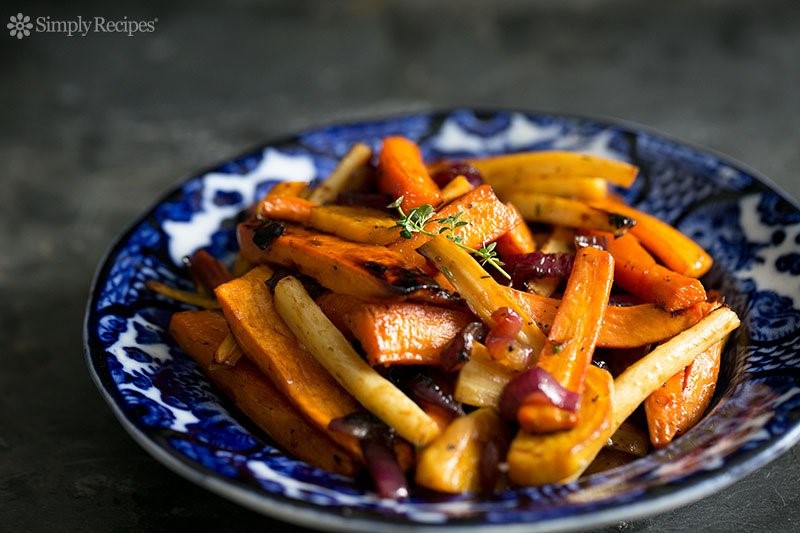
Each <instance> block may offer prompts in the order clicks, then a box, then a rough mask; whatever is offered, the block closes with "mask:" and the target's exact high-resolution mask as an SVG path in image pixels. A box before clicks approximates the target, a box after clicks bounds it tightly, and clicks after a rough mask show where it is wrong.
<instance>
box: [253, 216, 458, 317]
mask: <svg viewBox="0 0 800 533" xmlns="http://www.w3.org/2000/svg"><path fill="white" fill-rule="evenodd" d="M258 228H259V225H258V223H257V222H255V223H254V222H243V223H241V224H239V226H238V239H239V246H240V249H241V254H242V255H243V256H244V257H245V258H246V259H247V260H248V261H250V262H252V263H266V264H273V265H282V266H286V267H292V268H295V269H297V271H299V272H300V273H302V274H305V275H307V276H311V277H312V278H314V279H316V280H317V281H318V282H319V283H321V284H322V285H323V286H325V287H327V288H329V289H331V290H332V291H334V292H338V293H342V294H350V295H353V296H357V297H359V298H364V299H381V298H395V299H396V298H404V297H406V298H414V299H419V300H431V301H442V300H447V299H448V298H449V297H450V296H451V295H450V293H448V292H447V291H444V290H442V288H441V287H439V285H437V284H436V282H435V281H433V279H431V278H430V276H428V275H427V274H425V273H424V272H422V271H421V270H419V269H416V268H414V267H413V265H410V264H409V261H408V260H407V259H406V258H404V257H403V256H401V255H399V254H398V253H396V252H393V251H392V250H388V249H386V248H385V247H383V246H376V245H370V244H361V243H354V242H350V241H346V240H344V239H341V238H339V237H336V236H333V235H325V234H320V233H316V232H313V231H309V230H307V229H305V228H302V227H299V226H294V225H290V224H286V226H285V228H286V229H285V231H284V232H283V234H282V235H280V236H279V237H277V238H275V239H274V240H273V241H272V242H271V243H269V244H268V245H266V246H265V247H264V248H263V249H261V248H259V246H257V245H256V244H255V243H254V242H253V236H254V235H255V234H256V233H257V232H258Z"/></svg>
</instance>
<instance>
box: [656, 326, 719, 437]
mask: <svg viewBox="0 0 800 533" xmlns="http://www.w3.org/2000/svg"><path fill="white" fill-rule="evenodd" d="M722 347H723V343H721V342H720V343H717V344H715V345H713V346H711V347H710V348H709V349H708V350H706V351H704V352H703V353H701V354H700V355H698V356H697V357H696V358H695V360H694V361H692V363H691V364H690V365H689V366H687V367H686V368H683V369H681V370H680V371H678V372H677V373H676V374H674V375H673V376H672V377H671V378H669V379H668V380H667V382H666V383H664V385H662V386H661V387H660V388H658V389H656V390H655V391H654V392H653V393H652V394H651V395H650V396H648V398H647V400H645V402H644V410H645V414H646V416H647V427H648V430H649V433H650V442H652V444H653V446H654V447H656V448H663V447H664V446H666V445H667V444H669V443H670V442H672V441H673V439H675V437H677V436H679V435H680V434H682V433H683V432H685V431H686V430H687V429H689V428H690V427H692V426H694V425H695V424H696V423H697V421H698V420H699V419H700V417H701V416H702V415H703V413H704V412H705V410H706V408H707V407H708V404H709V403H710V402H711V397H712V396H713V395H714V389H715V388H716V383H717V376H718V375H719V365H720V357H721V354H722Z"/></svg>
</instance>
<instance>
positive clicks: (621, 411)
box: [613, 306, 739, 430]
mask: <svg viewBox="0 0 800 533" xmlns="http://www.w3.org/2000/svg"><path fill="white" fill-rule="evenodd" d="M738 326H739V317H738V316H737V315H736V313H734V312H733V311H731V309H730V308H728V307H724V306H723V307H719V308H717V309H715V310H713V311H711V312H710V313H709V314H708V315H707V316H705V317H703V318H702V319H701V320H700V321H699V322H698V323H697V324H695V325H693V326H691V327H690V328H688V329H686V330H684V331H682V332H681V333H678V334H677V335H675V337H673V338H671V339H670V340H668V341H666V342H664V343H663V344H661V345H659V346H658V347H656V348H655V349H654V350H653V351H651V352H650V353H648V354H647V355H645V356H644V357H643V358H642V359H640V360H639V361H637V362H635V363H633V364H632V365H631V366H629V367H628V368H627V369H626V370H625V371H624V372H623V373H622V374H620V375H619V376H618V377H617V378H616V379H615V380H614V384H615V389H616V391H617V398H616V401H615V403H614V424H613V427H614V429H615V430H616V428H618V427H619V426H620V424H622V423H623V422H624V421H625V420H626V419H627V418H628V417H629V416H630V415H631V414H632V413H633V411H634V410H636V408H637V407H638V406H639V405H640V404H641V403H642V402H643V401H645V399H646V398H647V397H648V396H650V395H651V394H652V393H653V392H655V391H656V390H657V389H658V388H659V387H660V386H661V385H662V384H663V383H665V382H666V381H667V380H668V379H669V378H670V377H671V376H673V375H675V374H676V373H677V372H679V371H680V370H681V369H683V368H685V367H686V366H688V365H689V364H691V363H692V361H694V359H695V358H696V357H697V356H698V355H700V354H702V353H703V352H705V351H706V350H708V349H709V348H711V347H712V346H714V345H715V344H718V343H724V342H725V340H726V339H727V337H728V335H729V334H730V333H731V332H732V331H733V330H734V329H736V328H737V327H738Z"/></svg>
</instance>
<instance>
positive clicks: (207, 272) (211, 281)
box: [189, 250, 232, 291]
mask: <svg viewBox="0 0 800 533" xmlns="http://www.w3.org/2000/svg"><path fill="white" fill-rule="evenodd" d="M189 273H190V275H191V276H192V279H194V282H195V284H196V285H197V287H198V289H205V290H206V291H213V290H214V289H216V288H217V286H219V285H221V284H223V283H225V282H226V281H230V280H231V278H232V276H231V273H230V271H229V270H228V268H227V267H226V266H225V265H223V264H222V262H221V261H220V260H219V259H217V258H215V257H214V256H212V255H211V254H210V253H208V252H206V251H205V250H197V251H196V252H195V253H193V254H192V256H191V258H189Z"/></svg>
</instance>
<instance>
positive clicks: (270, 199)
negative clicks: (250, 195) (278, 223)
mask: <svg viewBox="0 0 800 533" xmlns="http://www.w3.org/2000/svg"><path fill="white" fill-rule="evenodd" d="M316 205H317V204H315V203H314V202H310V201H308V200H306V199H305V198H299V197H297V196H288V195H286V196H273V195H269V194H268V195H267V196H265V197H264V198H263V199H262V200H261V202H260V203H259V204H258V218H272V219H277V220H286V221H288V222H297V223H298V224H308V221H309V220H310V219H311V209H312V208H313V207H314V206H316Z"/></svg>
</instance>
